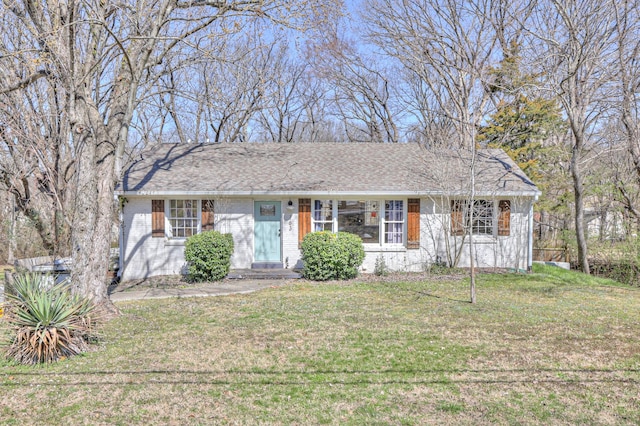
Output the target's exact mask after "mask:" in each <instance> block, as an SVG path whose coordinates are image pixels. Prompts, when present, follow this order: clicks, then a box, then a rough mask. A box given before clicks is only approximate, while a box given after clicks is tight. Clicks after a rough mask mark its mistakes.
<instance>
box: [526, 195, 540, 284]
mask: <svg viewBox="0 0 640 426" xmlns="http://www.w3.org/2000/svg"><path fill="white" fill-rule="evenodd" d="M536 201H538V196H537V195H536V196H535V197H534V198H533V199H532V200H531V203H530V204H529V232H528V236H527V237H528V239H529V244H528V253H527V271H528V272H531V267H532V266H533V203H534V202H536Z"/></svg>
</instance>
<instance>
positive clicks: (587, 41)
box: [525, 0, 616, 273]
mask: <svg viewBox="0 0 640 426" xmlns="http://www.w3.org/2000/svg"><path fill="white" fill-rule="evenodd" d="M613 4H614V2H613V1H599V0H597V1H596V0H593V1H580V2H578V1H568V2H565V1H562V2H561V1H556V0H551V1H549V2H545V1H541V2H539V3H538V4H537V5H536V7H535V10H534V12H533V15H532V19H531V20H530V21H529V22H528V23H526V24H525V25H526V27H527V28H528V30H529V33H528V34H529V37H530V39H529V40H530V43H529V44H528V47H530V48H532V51H530V52H529V53H530V54H532V55H533V57H535V58H537V63H536V66H538V69H539V71H540V75H543V76H544V82H543V85H544V89H545V90H547V91H548V93H550V94H551V95H552V96H554V97H556V98H557V99H558V100H559V102H560V104H561V106H562V109H563V112H564V114H565V116H566V118H567V121H568V124H569V130H570V137H571V140H572V156H571V176H572V179H573V192H574V202H575V204H574V207H575V230H576V240H577V246H578V263H579V265H580V267H581V269H582V271H583V272H585V273H589V260H588V254H587V236H586V233H585V229H584V219H585V217H584V203H585V200H584V199H585V185H584V171H583V162H584V154H585V149H586V148H587V146H588V145H589V143H590V141H591V139H592V137H593V135H594V130H595V129H596V127H597V125H598V120H601V119H602V118H603V115H602V114H601V113H602V107H603V103H602V101H603V100H604V99H606V98H607V97H608V96H609V93H608V90H610V78H609V73H608V68H609V67H610V66H611V65H612V63H613V59H614V56H615V32H616V28H615V19H614V17H615V13H614V11H615V9H614V8H613Z"/></svg>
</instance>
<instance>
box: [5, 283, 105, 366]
mask: <svg viewBox="0 0 640 426" xmlns="http://www.w3.org/2000/svg"><path fill="white" fill-rule="evenodd" d="M51 282H52V281H51V278H50V277H47V276H43V275H40V274H33V273H28V274H19V275H16V276H15V278H14V280H13V282H12V284H11V292H10V293H8V294H7V301H8V303H7V306H6V310H5V313H6V320H7V322H8V324H9V326H10V327H11V329H12V333H11V337H10V342H9V345H8V348H7V356H8V357H9V358H12V359H14V360H15V361H17V362H19V363H22V364H39V363H45V362H46V363H49V362H53V361H57V360H59V359H62V358H66V357H70V356H73V355H78V354H80V353H82V352H85V351H86V350H87V349H88V344H87V342H88V339H89V338H91V337H92V336H93V335H94V330H95V318H94V316H93V315H94V313H95V309H94V307H93V305H92V304H91V302H90V301H89V300H87V299H84V298H81V297H79V296H76V295H73V294H71V292H70V291H69V289H68V287H67V285H66V284H65V283H60V284H54V285H51V284H48V283H51Z"/></svg>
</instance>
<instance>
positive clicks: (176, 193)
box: [116, 190, 542, 199]
mask: <svg viewBox="0 0 640 426" xmlns="http://www.w3.org/2000/svg"><path fill="white" fill-rule="evenodd" d="M541 194H542V193H541V192H540V191H538V190H534V191H476V194H475V196H476V197H481V198H495V197H509V198H512V197H513V198H517V197H526V198H535V199H537V198H538V197H539V196H540V195H541ZM116 195H117V196H122V197H127V196H129V197H131V196H139V197H153V196H162V197H185V196H218V197H255V196H260V197H262V196H271V197H278V196H281V197H299V196H305V197H326V196H329V195H330V196H337V197H339V196H353V197H360V196H406V197H412V196H414V197H415V196H422V197H442V196H449V197H465V196H468V195H469V193H468V192H467V191H442V190H433V191H428V190H426V191H180V190H153V191H120V190H118V191H116Z"/></svg>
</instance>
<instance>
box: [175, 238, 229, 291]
mask: <svg viewBox="0 0 640 426" xmlns="http://www.w3.org/2000/svg"><path fill="white" fill-rule="evenodd" d="M231 254H233V237H232V236H231V234H221V233H220V232H218V231H206V232H202V233H200V234H196V235H193V236H191V237H189V238H187V242H186V245H185V248H184V257H185V259H186V260H187V262H188V263H189V280H190V281H196V282H199V281H218V280H221V279H223V278H224V277H225V276H226V275H227V274H228V273H229V268H230V267H231Z"/></svg>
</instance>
